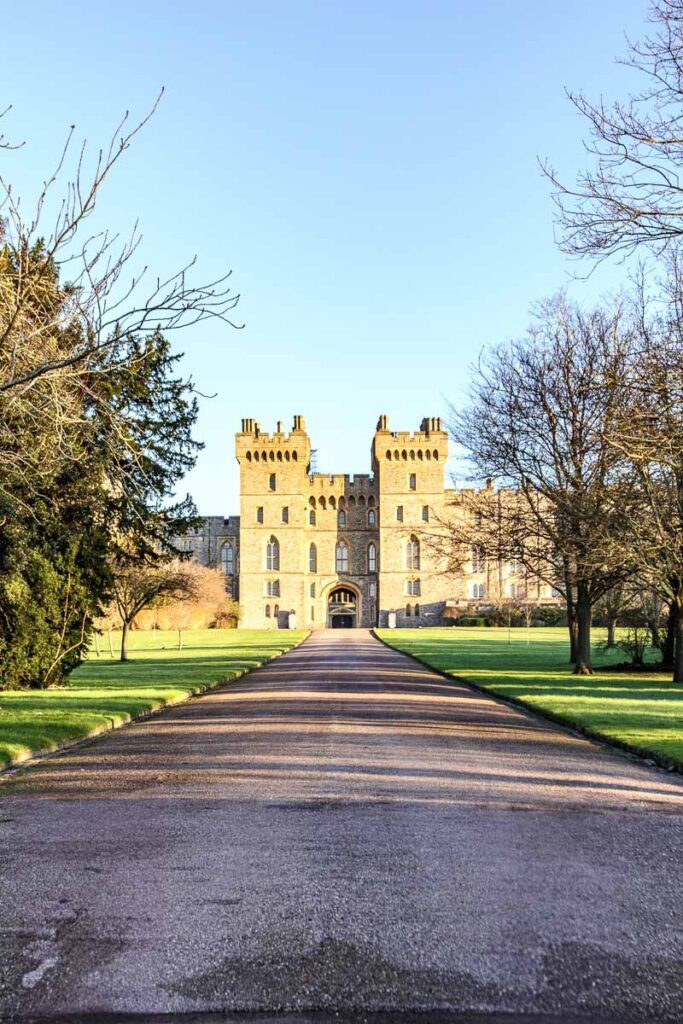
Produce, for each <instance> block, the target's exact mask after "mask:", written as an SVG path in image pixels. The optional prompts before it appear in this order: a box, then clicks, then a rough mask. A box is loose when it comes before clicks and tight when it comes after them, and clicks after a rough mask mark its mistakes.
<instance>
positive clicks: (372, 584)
mask: <svg viewBox="0 0 683 1024" xmlns="http://www.w3.org/2000/svg"><path fill="white" fill-rule="evenodd" d="M369 593H370V600H371V601H374V600H375V598H376V597H377V584H376V583H375V581H374V580H372V581H371V582H370V591H369Z"/></svg>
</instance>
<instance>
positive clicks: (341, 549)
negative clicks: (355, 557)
mask: <svg viewBox="0 0 683 1024" xmlns="http://www.w3.org/2000/svg"><path fill="white" fill-rule="evenodd" d="M336 566H337V572H348V571H349V545H348V544H347V543H346V541H345V540H340V541H339V543H338V544H337V547H336Z"/></svg>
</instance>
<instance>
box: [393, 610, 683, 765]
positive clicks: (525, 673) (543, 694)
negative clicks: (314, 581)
mask: <svg viewBox="0 0 683 1024" xmlns="http://www.w3.org/2000/svg"><path fill="white" fill-rule="evenodd" d="M377 635H378V636H379V637H380V638H381V639H382V640H384V641H385V642H386V643H388V644H389V645H390V646H392V647H395V648H396V649H397V650H399V651H404V652H405V653H406V654H411V655H413V656H414V657H416V658H418V659H419V660H420V661H422V662H424V663H425V664H426V665H429V666H430V667H431V668H435V669H437V670H438V671H440V672H442V673H444V675H446V676H452V677H453V678H455V679H462V680H464V681H465V682H468V683H472V684H473V685H474V686H477V687H480V688H481V689H483V690H487V691H489V692H491V693H493V694H497V695H499V696H501V697H506V698H508V699H510V700H513V701H515V702H518V703H520V704H523V705H525V706H527V707H529V708H532V709H533V710H535V711H540V712H542V713H543V714H545V715H548V716H549V717H551V718H554V719H556V720H557V721H560V722H563V723H564V724H566V725H571V726H574V727H575V728H578V729H580V730H581V731H582V732H584V733H586V734H587V735H589V736H595V737H599V738H600V739H604V740H608V741H610V742H612V743H615V744H617V745H619V746H622V747H625V748H626V749H628V750H632V751H635V752H636V753H638V754H642V755H645V756H649V757H652V758H654V759H656V760H657V761H659V762H660V763H661V764H664V765H667V766H675V767H677V768H679V769H681V768H683V686H680V685H674V684H673V683H672V682H671V681H670V677H669V676H668V675H665V674H663V673H658V672H655V671H652V672H638V673H630V672H623V671H619V672H616V671H615V672H610V671H609V665H610V663H611V664H614V663H615V662H616V661H618V660H622V659H623V654H621V653H619V652H617V653H614V652H609V653H603V652H601V651H599V650H598V649H597V646H596V647H595V649H594V664H595V666H596V667H599V668H600V671H599V672H597V673H596V674H595V675H594V676H574V675H572V671H571V666H570V665H569V664H568V661H567V658H568V653H569V651H568V640H567V631H566V630H565V629H561V628H547V629H541V628H539V629H531V630H522V629H517V630H512V631H511V633H510V635H509V639H508V631H507V629H464V628H459V627H451V628H447V629H379V630H377ZM603 638H604V635H603V631H602V630H595V631H594V640H595V643H596V645H597V643H598V642H599V641H600V640H601V639H603Z"/></svg>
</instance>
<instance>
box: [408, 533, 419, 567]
mask: <svg viewBox="0 0 683 1024" xmlns="http://www.w3.org/2000/svg"><path fill="white" fill-rule="evenodd" d="M406 568H408V569H419V568H420V542H419V540H418V539H417V537H411V538H410V540H409V541H408V543H407V544H406Z"/></svg>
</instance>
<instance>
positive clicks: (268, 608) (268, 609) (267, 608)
mask: <svg viewBox="0 0 683 1024" xmlns="http://www.w3.org/2000/svg"><path fill="white" fill-rule="evenodd" d="M266 618H267V619H269V618H270V605H269V604H267V605H266Z"/></svg>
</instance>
